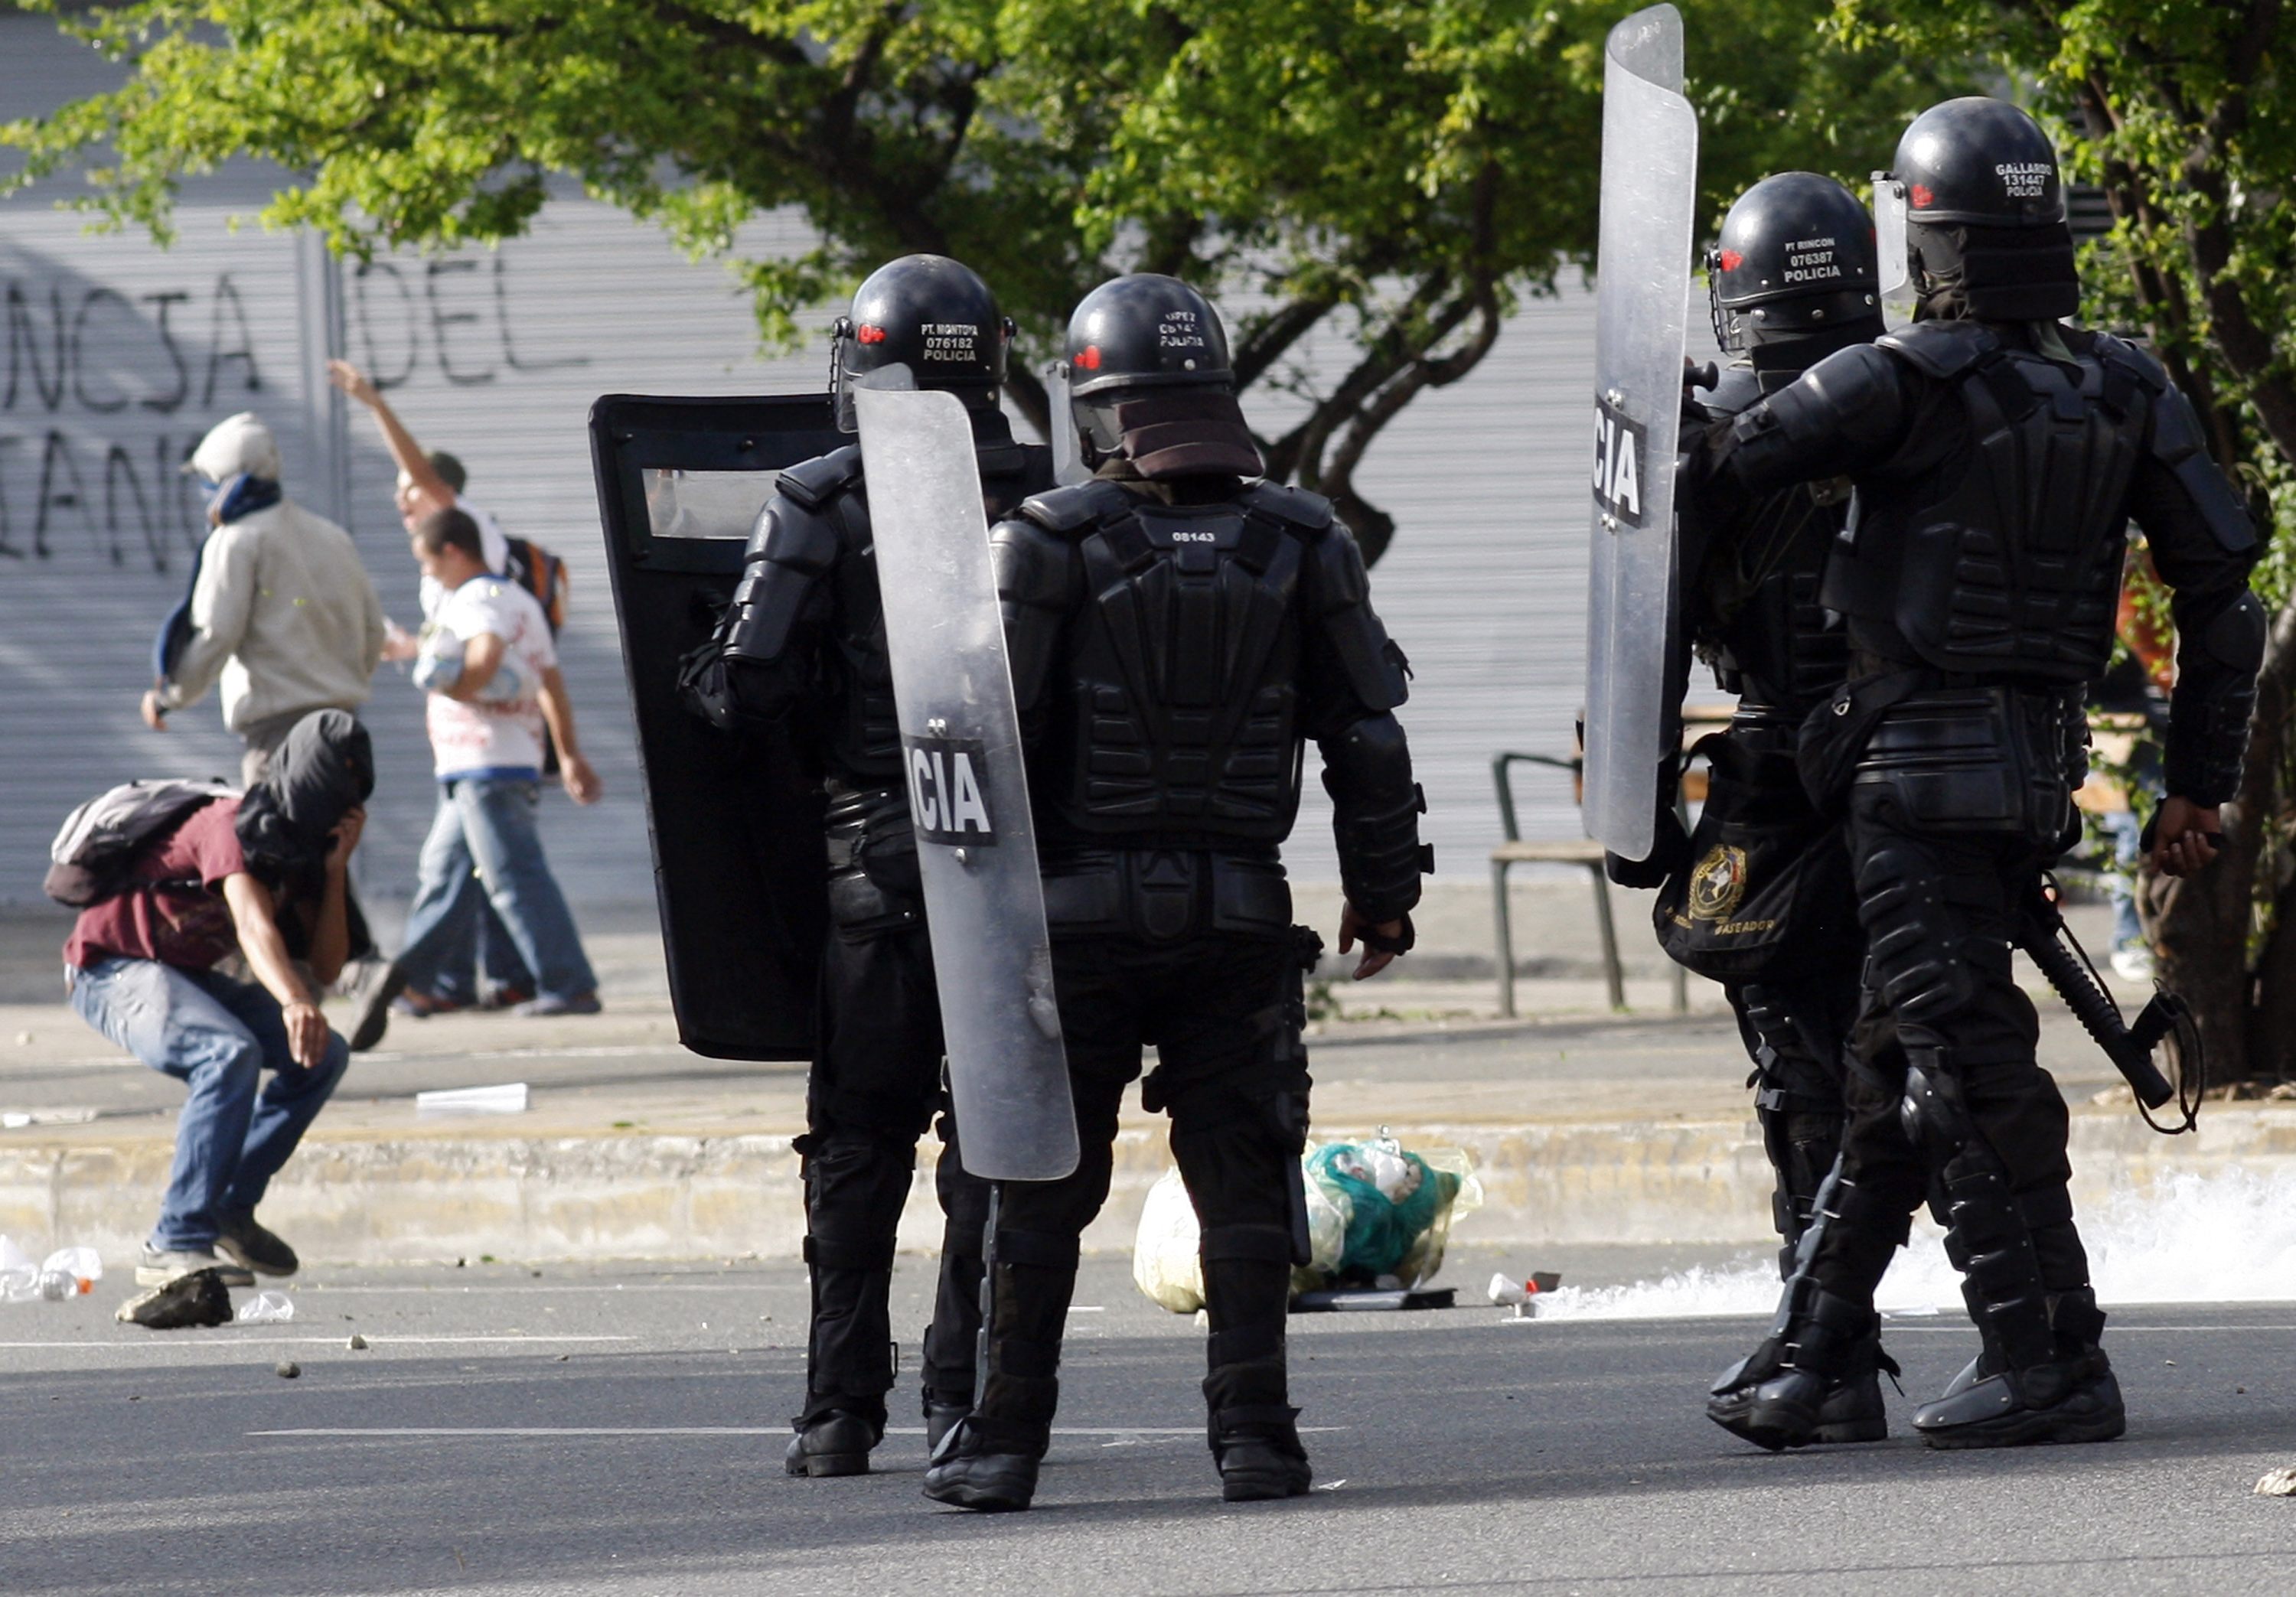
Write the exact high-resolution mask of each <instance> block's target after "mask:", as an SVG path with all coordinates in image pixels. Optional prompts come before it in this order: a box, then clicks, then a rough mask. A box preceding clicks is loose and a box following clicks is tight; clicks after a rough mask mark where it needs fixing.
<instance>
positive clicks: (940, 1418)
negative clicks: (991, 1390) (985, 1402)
mask: <svg viewBox="0 0 2296 1597" xmlns="http://www.w3.org/2000/svg"><path fill="white" fill-rule="evenodd" d="M969 1413H972V1404H971V1403H969V1402H966V1403H943V1402H940V1401H939V1398H938V1396H937V1395H936V1394H934V1393H932V1392H927V1393H926V1394H925V1456H926V1457H927V1458H931V1456H932V1455H933V1454H936V1453H939V1451H940V1439H941V1438H942V1437H945V1436H947V1434H948V1433H949V1432H950V1431H952V1430H955V1429H956V1422H957V1421H959V1420H962V1419H964V1416H965V1415H967V1414H969Z"/></svg>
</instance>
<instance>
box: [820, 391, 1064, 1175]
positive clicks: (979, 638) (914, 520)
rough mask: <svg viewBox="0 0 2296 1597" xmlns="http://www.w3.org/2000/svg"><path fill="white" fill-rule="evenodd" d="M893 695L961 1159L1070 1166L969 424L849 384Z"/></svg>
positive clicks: (1041, 922) (959, 414) (956, 411)
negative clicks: (866, 484)
mask: <svg viewBox="0 0 2296 1597" xmlns="http://www.w3.org/2000/svg"><path fill="white" fill-rule="evenodd" d="M853 399H854V405H855V408H856V411H857V414H858V416H859V418H860V423H861V454H862V460H863V463H864V464H865V467H866V470H867V471H868V477H869V514H870V520H871V524H872V526H873V528H874V529H875V533H876V538H877V572H878V583H879V587H880V589H881V592H882V594H883V595H884V605H885V637H886V641H887V643H888V644H889V645H890V651H891V654H892V665H893V699H894V704H895V708H896V713H897V714H898V717H899V720H900V725H901V743H902V748H903V751H904V756H905V759H906V765H907V767H908V777H909V809H910V815H911V818H912V820H913V821H914V824H915V827H916V837H917V857H918V862H919V864H920V865H921V866H922V871H923V874H924V889H925V912H926V921H927V923H928V925H929V926H930V927H931V932H932V948H933V969H934V973H935V975H936V977H937V978H938V980H939V988H940V1013H941V1030H942V1035H943V1036H944V1037H945V1038H946V1039H947V1047H948V1076H949V1091H950V1095H951V1097H952V1098H953V1099H954V1100H955V1109H956V1123H957V1126H958V1128H959V1144H958V1145H959V1147H960V1149H961V1151H962V1153H963V1157H964V1167H965V1168H966V1169H967V1170H969V1171H971V1172H972V1174H973V1175H980V1176H985V1177H987V1178H988V1179H989V1180H992V1181H1053V1180H1057V1179H1058V1178H1059V1177H1061V1176H1063V1175H1068V1174H1069V1173H1070V1171H1072V1170H1074V1169H1075V1168H1076V1165H1077V1129H1076V1112H1075V1110H1074V1109H1073V1108H1072V1107H1071V1105H1070V1099H1069V1077H1068V1062H1067V1059H1066V1057H1065V1055H1064V1053H1063V1052H1062V1047H1061V1021H1060V1011H1059V1009H1058V1008H1057V1007H1056V1005H1055V1004H1054V998H1053V962H1052V943H1051V939H1050V938H1049V937H1047V935H1046V930H1045V895H1044V884H1043V881H1042V880H1041V879H1040V878H1039V877H1038V875H1037V838H1036V831H1035V828H1034V826H1033V824H1032V823H1031V820H1030V817H1029V788H1028V775H1027V773H1026V771H1025V770H1024V769H1023V767H1022V766H1021V720H1020V716H1019V713H1018V711H1017V709H1016V708H1015V707H1014V703H1013V676H1012V670H1011V667H1009V665H1008V664H1007V663H1006V660H1005V627H1004V619H1003V617H1002V616H1001V614H1000V613H999V611H998V608H997V602H996V577H995V575H994V573H993V572H992V571H991V569H990V567H989V559H988V522H987V520H985V519H984V518H983V516H982V514H981V508H980V466H979V463H978V461H977V459H976V456H975V455H974V450H973V442H972V422H971V421H970V420H969V419H968V418H967V417H966V415H965V414H964V405H962V404H960V403H959V402H958V400H957V399H956V397H955V396H954V395H950V394H941V393H930V392H914V391H911V392H897V391H889V390H888V389H881V388H875V387H870V388H858V387H857V388H856V389H855V390H854V394H853Z"/></svg>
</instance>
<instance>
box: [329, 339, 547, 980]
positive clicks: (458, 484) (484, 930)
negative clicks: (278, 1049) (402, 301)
mask: <svg viewBox="0 0 2296 1597" xmlns="http://www.w3.org/2000/svg"><path fill="white" fill-rule="evenodd" d="M327 378H328V381H331V382H332V383H333V384H334V385H335V387H337V388H338V389H341V390H342V391H343V393H344V394H345V395H347V396H348V397H350V398H351V399H353V400H355V401H357V403H358V404H360V405H365V407H366V409H367V411H368V413H369V414H372V415H373V417H374V424H375V428H376V430H378V431H379V432H381V434H382V442H383V446H384V447H385V448H387V449H389V451H390V458H391V462H392V463H393V464H395V465H396V466H398V486H397V487H396V489H395V490H394V492H393V495H392V503H393V504H394V505H396V506H397V508H398V519H399V522H400V524H401V525H403V526H404V527H405V528H406V530H407V533H408V535H409V536H412V535H413V534H414V526H415V523H416V522H418V521H420V520H422V518H423V517H424V516H427V515H429V514H430V512H433V511H440V510H459V511H462V512H463V513H464V514H466V515H468V516H469V517H470V518H471V520H473V521H475V522H477V523H478V528H479V542H480V558H481V559H482V560H483V561H485V562H486V568H487V569H488V571H491V572H494V573H496V575H498V576H507V577H513V578H515V579H516V580H517V581H518V582H520V583H521V585H522V586H525V588H526V589H527V591H528V592H529V593H531V594H534V595H535V596H536V597H537V599H540V600H541V601H542V604H543V611H544V613H545V615H546V616H548V617H549V618H550V635H551V636H552V637H553V638H555V637H556V636H557V635H558V629H559V627H561V626H562V625H563V624H564V621H565V603H566V594H565V587H566V578H565V567H564V565H563V563H562V562H561V561H557V560H556V559H555V558H553V556H551V555H550V554H549V553H547V552H546V551H544V550H542V549H539V548H538V547H537V546H536V545H531V544H529V543H527V542H526V541H524V540H523V539H515V538H512V537H511V536H509V535H507V534H506V533H504V531H503V529H502V527H501V525H500V524H499V523H498V522H496V520H495V519H494V517H493V516H491V515H489V514H488V512H486V511H485V510H483V509H481V508H480V506H479V505H478V504H476V503H474V502H473V501H471V499H470V498H468V497H467V496H466V495H464V494H463V487H464V486H465V485H466V484H467V483H468V481H469V473H468V472H467V471H464V470H463V463H462V462H461V461H459V460H457V459H455V456H453V455H449V454H447V452H446V451H445V450H443V449H434V450H425V449H424V448H423V447H422V445H421V444H419V443H417V442H416V441H415V438H414V434H413V433H412V432H410V431H408V430H407V428H406V423H405V422H401V421H400V420H399V419H398V412H397V411H395V410H393V409H392V408H391V407H390V403H389V401H388V400H386V399H385V398H384V397H382V389H381V387H379V386H378V385H377V384H376V383H375V382H374V381H373V379H371V378H369V377H368V376H367V375H366V373H364V372H362V371H360V370H359V369H358V368H357V366H355V365H353V364H351V363H350V362H348V361H347V360H331V361H329V362H328V363H327ZM445 598H446V594H445V591H444V590H443V589H441V588H440V587H439V584H438V583H437V582H435V581H434V580H432V579H431V578H430V577H424V578H423V579H422V595H421V603H422V618H423V619H424V620H425V621H428V620H429V619H430V618H431V616H432V615H433V613H434V612H436V611H437V610H438V608H439V604H440V602H442V601H443V600H444V599H445ZM384 631H385V634H386V636H385V639H384V643H383V658H384V659H393V660H411V659H414V657H415V654H416V652H417V650H418V647H419V645H418V644H417V642H416V636H415V635H414V633H410V632H408V631H406V628H404V627H400V626H399V625H398V623H397V622H395V621H390V620H388V619H386V620H385V622H384ZM543 768H544V770H545V772H547V771H549V770H551V769H553V766H552V764H551V762H550V759H549V758H548V754H547V751H546V750H545V757H544V765H543ZM474 971H475V972H476V974H477V976H478V977H479V978H481V979H483V984H481V981H480V980H479V979H473V972H474ZM533 996H534V977H533V974H532V973H531V972H530V971H529V970H527V968H526V967H525V965H524V964H522V963H521V962H520V959H519V955H518V947H517V945H516V944H515V943H514V942H512V939H511V937H510V934H509V933H508V932H507V931H506V930H504V928H503V925H502V922H501V921H499V920H498V919H497V918H496V915H495V912H494V908H493V906H492V905H485V904H481V905H480V908H479V913H478V917H477V919H476V921H474V922H473V931H472V936H471V948H470V950H469V952H468V954H467V956H466V955H465V954H463V952H462V951H459V950H455V951H449V952H448V954H446V955H445V956H444V957H442V958H441V959H440V961H439V972H438V975H437V976H436V977H435V978H434V979H432V981H431V983H430V986H429V987H427V988H410V989H409V990H408V991H406V992H404V993H402V994H400V995H398V998H397V999H396V1000H394V1001H393V1003H392V1005H391V1007H392V1008H394V1009H397V1010H399V1011H403V1012H405V1013H407V1014H411V1015H416V1016H423V1015H434V1014H442V1013H445V1012H447V1011H452V1010H458V1009H508V1008H511V1007H512V1006H514V1005H516V1004H519V1003H524V1002H526V1001H527V1000H528V999H529V998H531V997H533Z"/></svg>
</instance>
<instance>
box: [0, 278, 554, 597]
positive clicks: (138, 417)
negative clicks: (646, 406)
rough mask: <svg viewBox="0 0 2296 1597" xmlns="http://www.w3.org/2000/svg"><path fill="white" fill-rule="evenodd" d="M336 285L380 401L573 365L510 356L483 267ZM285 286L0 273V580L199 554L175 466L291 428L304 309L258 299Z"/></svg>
mask: <svg viewBox="0 0 2296 1597" xmlns="http://www.w3.org/2000/svg"><path fill="white" fill-rule="evenodd" d="M143 275H144V276H146V277H148V276H149V273H148V269H147V271H146V272H145V273H144V274H143ZM343 275H344V278H345V280H346V281H345V288H346V293H345V295H344V314H345V322H346V323H347V325H346V326H345V327H344V329H343V337H344V340H345V342H346V343H347V344H348V348H347V350H346V353H348V355H349V356H350V357H351V358H352V359H354V360H358V361H360V362H362V363H363V364H365V365H366V366H367V367H368V368H369V370H370V371H372V372H373V375H374V377H375V381H376V383H377V385H378V386H380V387H382V388H385V389H389V388H397V387H398V386H400V385H401V384H404V383H405V382H406V381H408V380H409V379H411V378H413V377H414V376H415V375H416V374H417V373H421V372H423V371H425V370H429V369H435V371H436V372H437V373H438V374H439V376H441V377H443V378H444V379H445V381H447V382H449V383H451V384H454V385H455V386H458V387H475V386H479V385H482V384H488V383H492V382H495V381H498V380H500V379H503V378H504V377H507V376H510V375H512V374H521V373H539V372H548V371H554V370H559V369H562V368H564V367H568V366H578V365H583V364H587V357H586V356H560V357H556V358H543V357H540V356H537V355H536V354H534V353H533V351H532V350H531V348H527V347H522V346H521V343H520V342H519V339H518V335H517V332H516V330H515V327H514V325H513V319H512V293H511V290H510V286H509V283H508V267H507V265H506V263H505V262H504V258H503V257H502V256H500V255H499V254H497V255H495V256H493V257H492V258H490V259H488V260H480V259H476V258H470V257H461V256H453V257H446V258H439V259H433V260H427V261H407V262H392V261H374V262H371V263H368V264H366V265H363V266H346V267H345V269H344V274H343ZM290 282H291V280H290V279H287V278H286V276H285V274H274V273H261V274H258V275H257V276H254V277H249V276H246V275H243V274H235V273H234V272H231V271H223V272H218V273H217V274H215V275H214V276H213V277H212V278H211V279H209V281H207V282H205V283H200V284H197V285H193V286H180V287H178V286H168V287H162V288H156V289H155V288H143V287H133V286H128V285H127V284H125V283H122V284H117V285H115V284H111V283H102V282H100V281H96V280H94V279H92V278H90V277H88V276H86V275H84V274H80V273H78V272H75V271H72V270H70V268H66V267H63V266H53V267H51V266H47V265H46V264H45V263H44V262H40V261H38V260H37V259H36V258H28V257H24V256H21V255H20V256H18V257H17V258H15V259H14V260H12V261H11V262H9V263H8V264H7V266H6V267H4V268H0V321H4V324H5V325H4V338H5V355H4V358H0V572H4V571H5V570H6V569H7V567H8V564H9V562H23V561H53V560H56V559H57V558H58V557H60V556H62V557H65V558H69V559H71V560H73V561H80V560H85V559H86V558H88V557H90V556H93V557H94V559H95V560H96V561H99V562H101V563H103V564H108V565H111V566H116V567H134V568H141V569H149V570H152V571H154V572H166V571H167V570H168V569H170V566H171V564H172V563H173V562H174V561H175V559H176V556H178V555H188V554H189V553H190V552H191V551H193V550H194V549H196V548H197V547H198V545H199V543H200V540H201V539H202V538H203V537H204V536H206V534H207V520H206V515H205V510H204V495H203V492H202V489H201V485H200V484H199V483H198V482H197V481H195V480H194V479H192V478H191V477H189V476H187V475H186V474H185V473H184V471H183V470H182V469H181V468H182V466H183V463H184V461H185V460H187V459H188V458H189V457H190V455H191V453H192V451H193V448H194V447H196V446H197V445H198V443H199V440H200V439H201V438H202V437H203V436H204V435H205V434H206V432H207V430H208V429H209V427H212V426H213V425H214V424H215V423H216V422H219V421H221V420H222V419H223V418H224V417H225V416H227V415H230V414H233V413H234V412H236V411H241V410H253V411H256V412H258V414H264V415H265V417H266V420H267V421H270V422H272V423H273V425H274V426H275V427H276V428H278V429H279V430H282V431H283V432H285V433H299V432H301V431H303V430H305V429H306V428H307V426H308V420H307V414H306V411H305V401H304V400H303V399H302V398H301V397H299V395H298V394H297V393H296V392H295V391H294V390H295V389H296V388H297V387H298V386H299V380H298V381H290V379H291V377H293V374H294V355H295V344H294V340H296V339H297V338H298V336H299V332H300V327H299V323H301V322H302V321H303V319H304V318H307V317H316V316H317V315H319V314H320V313H319V307H317V306H316V305H312V304H306V303H302V302H300V301H298V302H297V303H295V304H293V305H291V306H288V307H280V306H278V305H275V304H269V303H266V302H265V300H264V299H263V298H262V296H263V295H264V294H266V293H276V292H279V291H282V290H283V289H284V291H286V292H289V293H293V292H294V290H293V289H292V288H291V287H289V286H288V283H290ZM283 310H284V311H285V312H286V313H287V314H284V315H283V314H282V312H283ZM258 335H260V336H258ZM290 464H291V467H292V465H293V460H292V457H291V462H290ZM289 489H290V492H292V491H293V490H294V485H293V484H292V483H290V485H289Z"/></svg>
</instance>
